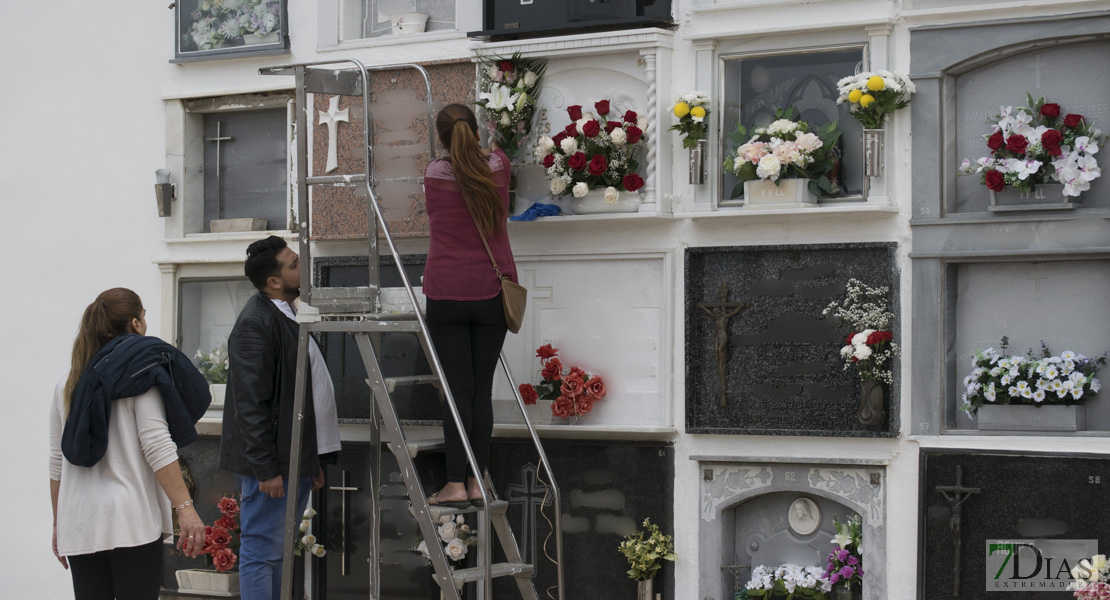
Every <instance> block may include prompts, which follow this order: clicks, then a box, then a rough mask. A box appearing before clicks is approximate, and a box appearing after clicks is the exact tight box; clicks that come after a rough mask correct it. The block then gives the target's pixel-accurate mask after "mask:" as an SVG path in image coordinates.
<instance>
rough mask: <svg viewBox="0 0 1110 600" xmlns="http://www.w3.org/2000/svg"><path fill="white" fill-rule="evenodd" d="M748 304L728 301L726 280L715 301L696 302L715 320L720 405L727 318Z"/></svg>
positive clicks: (725, 372) (725, 369) (725, 383)
mask: <svg viewBox="0 0 1110 600" xmlns="http://www.w3.org/2000/svg"><path fill="white" fill-rule="evenodd" d="M748 306H749V305H748V303H747V302H729V301H728V282H725V283H722V284H721V289H720V290H718V291H717V301H716V302H702V303H699V304H698V308H700V309H702V310H704V311H705V312H707V313H709V316H711V317H713V318H714V319H716V320H717V331H716V332H715V333H714V335H713V350H714V352H715V353H716V354H717V380H718V381H720V382H721V406H724V405H725V399H726V397H727V394H728V320H729V319H731V318H732V317H734V316H736V315H737V314H739V313H740V311H741V310H744V309H745V308H748Z"/></svg>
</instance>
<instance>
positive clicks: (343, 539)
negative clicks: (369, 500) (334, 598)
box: [328, 469, 362, 575]
mask: <svg viewBox="0 0 1110 600" xmlns="http://www.w3.org/2000/svg"><path fill="white" fill-rule="evenodd" d="M328 489H329V490H334V491H337V492H339V497H340V501H339V506H340V509H339V510H340V512H339V514H340V517H339V518H340V521H341V522H340V524H339V531H340V534H339V540H340V541H339V544H340V545H339V574H340V575H346V574H347V492H357V491H359V490H360V489H362V488H357V487H349V486H348V485H347V470H346V469H344V470H343V475H342V478H341V479H340V485H338V486H332V487H329V488H328Z"/></svg>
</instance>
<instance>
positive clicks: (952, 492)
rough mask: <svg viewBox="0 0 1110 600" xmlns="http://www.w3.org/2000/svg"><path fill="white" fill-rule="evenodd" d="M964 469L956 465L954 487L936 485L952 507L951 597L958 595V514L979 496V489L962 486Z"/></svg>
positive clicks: (949, 523)
mask: <svg viewBox="0 0 1110 600" xmlns="http://www.w3.org/2000/svg"><path fill="white" fill-rule="evenodd" d="M963 479H964V467H963V465H956V485H938V486H937V491H938V492H940V493H941V494H942V495H943V496H944V499H945V500H947V501H948V504H949V505H950V506H951V507H952V518H950V519H949V520H948V526H949V527H951V528H952V544H953V546H954V547H955V554H954V555H953V567H952V576H953V579H952V596H953V597H959V595H960V513H961V511H962V506H963V503H964V502H965V501H967V499H968V498H970V497H971V496H972V495H973V494H979V493H981V491H980V490H979V488H969V487H964V486H963Z"/></svg>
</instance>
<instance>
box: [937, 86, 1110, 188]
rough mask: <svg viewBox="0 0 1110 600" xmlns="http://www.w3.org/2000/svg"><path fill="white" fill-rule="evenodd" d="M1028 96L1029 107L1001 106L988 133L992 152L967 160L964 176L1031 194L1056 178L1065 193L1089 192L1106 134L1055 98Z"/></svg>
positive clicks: (1099, 174)
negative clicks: (1099, 151) (1048, 100)
mask: <svg viewBox="0 0 1110 600" xmlns="http://www.w3.org/2000/svg"><path fill="white" fill-rule="evenodd" d="M1026 97H1027V99H1028V104H1029V106H1028V107H1025V106H1019V107H1016V108H1015V107H1013V106H1003V107H1000V108H999V114H998V115H995V117H994V119H992V120H991V121H988V124H989V125H990V129H991V132H990V133H988V134H986V135H984V136H983V137H984V138H985V139H986V141H987V148H989V149H990V154H989V155H987V156H984V157H982V158H979V159H978V160H976V161H975V162H974V163H972V162H971V161H970V160H968V159H966V158H965V159H964V161H963V163H962V164H961V165H960V167H959V169H958V172H959V174H960V175H978V176H979V181H980V182H981V183H982V184H983V185H985V186H987V188H988V189H990V190H991V191H994V192H1001V191H1002V190H1004V189H1005V188H1006V186H1010V187H1013V188H1015V189H1018V190H1021V191H1024V192H1029V191H1032V190H1033V189H1035V188H1036V187H1037V186H1038V185H1041V184H1046V183H1055V182H1059V183H1062V184H1064V195H1065V196H1072V197H1075V196H1078V195H1079V194H1081V193H1083V192H1085V191H1087V190H1089V189H1090V188H1091V182H1092V181H1094V180H1095V179H1098V178H1099V177H1100V176H1101V175H1102V171H1101V169H1099V166H1098V161H1097V160H1096V159H1095V154H1097V153H1098V150H1099V144H1100V143H1104V141H1105V140H1104V138H1103V135H1102V132H1101V131H1100V130H1099V129H1097V128H1095V127H1091V125H1090V124H1089V123H1087V120H1086V119H1084V118H1083V116H1082V115H1079V114H1074V113H1063V111H1062V109H1061V107H1060V105H1059V104H1056V103H1055V102H1045V99H1044V98H1039V99H1037V100H1034V99H1033V96H1032V95H1029V94H1026ZM1062 113H1063V116H1062V117H1061V114H1062Z"/></svg>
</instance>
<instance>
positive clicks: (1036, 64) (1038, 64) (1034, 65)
mask: <svg viewBox="0 0 1110 600" xmlns="http://www.w3.org/2000/svg"><path fill="white" fill-rule="evenodd" d="M1026 66H1028V67H1029V68H1030V69H1033V71H1034V72H1036V74H1037V89H1038V90H1039V89H1041V69H1042V68H1044V67H1047V66H1048V63H1046V62H1044V61H1043V60H1041V55H1040V54H1037V55H1035V56H1033V62H1031V63H1029V64H1028V65H1026Z"/></svg>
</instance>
